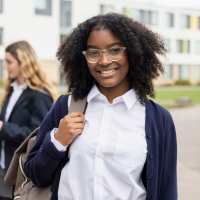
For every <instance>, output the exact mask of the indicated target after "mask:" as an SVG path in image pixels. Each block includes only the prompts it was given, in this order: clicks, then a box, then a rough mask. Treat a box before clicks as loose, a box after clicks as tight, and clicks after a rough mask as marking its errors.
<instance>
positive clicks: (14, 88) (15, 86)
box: [10, 80, 27, 90]
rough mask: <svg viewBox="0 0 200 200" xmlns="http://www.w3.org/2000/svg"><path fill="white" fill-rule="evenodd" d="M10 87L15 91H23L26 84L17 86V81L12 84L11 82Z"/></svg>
mask: <svg viewBox="0 0 200 200" xmlns="http://www.w3.org/2000/svg"><path fill="white" fill-rule="evenodd" d="M10 86H11V87H13V90H17V89H19V90H25V89H26V88H27V84H26V83H24V84H23V85H20V86H19V85H18V83H17V80H15V81H14V82H12V83H11V84H10Z"/></svg>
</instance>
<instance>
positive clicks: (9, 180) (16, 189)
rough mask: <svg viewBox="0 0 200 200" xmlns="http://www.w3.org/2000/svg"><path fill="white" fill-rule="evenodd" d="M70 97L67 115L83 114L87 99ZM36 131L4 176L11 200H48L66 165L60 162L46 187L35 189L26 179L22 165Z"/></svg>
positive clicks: (21, 146) (13, 159) (29, 137)
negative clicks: (9, 186) (9, 187)
mask: <svg viewBox="0 0 200 200" xmlns="http://www.w3.org/2000/svg"><path fill="white" fill-rule="evenodd" d="M71 97H72V98H71V103H70V107H69V112H68V114H70V113H72V112H75V111H80V112H81V113H83V114H84V113H85V110H86V106H87V97H85V98H84V99H82V100H77V101H75V100H74V97H73V95H72V96H71ZM66 103H68V102H66ZM38 130H39V128H37V129H35V130H34V131H33V132H32V133H31V134H30V135H29V136H28V137H27V138H26V139H25V140H24V142H23V143H22V144H21V145H20V146H19V147H18V149H17V150H16V151H15V153H14V155H13V158H12V161H11V163H10V166H9V168H8V171H7V173H6V175H5V178H4V181H5V183H6V184H9V185H11V186H12V188H11V190H12V194H13V200H16V199H20V200H35V199H37V200H50V199H51V195H52V193H51V191H53V189H54V187H57V188H58V184H59V180H60V174H61V171H62V168H63V167H64V165H65V164H66V163H65V161H62V162H61V163H60V165H59V166H58V168H57V171H56V173H55V178H54V181H53V183H52V185H50V186H48V187H37V186H36V185H34V184H33V183H32V181H31V180H29V179H28V178H27V177H26V175H25V173H24V171H23V165H24V163H25V161H26V159H27V156H28V154H29V152H30V150H31V148H32V147H33V146H34V144H35V141H36V137H37V133H38ZM68 148H69V146H68ZM67 152H68V151H67ZM66 157H67V156H66ZM64 160H66V159H64Z"/></svg>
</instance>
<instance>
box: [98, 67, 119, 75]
mask: <svg viewBox="0 0 200 200" xmlns="http://www.w3.org/2000/svg"><path fill="white" fill-rule="evenodd" d="M117 69H118V68H116V69H112V70H107V71H98V72H99V73H100V74H110V73H112V72H114V71H116V70H117Z"/></svg>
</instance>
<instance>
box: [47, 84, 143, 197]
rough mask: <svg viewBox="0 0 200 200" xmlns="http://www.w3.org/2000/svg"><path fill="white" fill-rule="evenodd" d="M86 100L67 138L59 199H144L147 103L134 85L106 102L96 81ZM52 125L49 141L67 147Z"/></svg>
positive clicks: (58, 147)
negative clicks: (79, 128) (77, 128)
mask: <svg viewBox="0 0 200 200" xmlns="http://www.w3.org/2000/svg"><path fill="white" fill-rule="evenodd" d="M70 100H71V98H69V101H68V107H69V105H70ZM87 101H88V106H87V110H86V113H85V120H86V123H85V126H84V129H83V132H82V134H81V135H79V136H77V137H76V138H75V139H74V140H73V142H72V143H71V146H70V150H69V158H70V161H69V162H68V163H67V164H66V165H65V167H64V168H63V170H62V172H61V178H60V183H59V190H58V199H59V200H86V199H88V200H89V199H92V200H116V199H118V200H145V199H146V190H145V187H144V185H143V183H142V178H141V173H142V170H143V166H144V163H145V161H146V155H147V143H146V136H145V107H144V106H142V105H141V104H140V102H139V99H138V96H137V95H136V93H135V91H134V90H133V89H131V90H129V91H128V92H127V93H125V94H124V95H122V96H119V97H117V98H115V99H114V100H113V103H112V104H110V103H109V102H108V100H107V98H106V97H105V96H104V95H103V94H101V93H100V92H99V90H98V88H97V87H96V85H94V86H93V88H92V90H91V91H90V93H89V94H88V97H87ZM56 131H57V129H56V128H55V129H54V130H53V131H52V132H51V141H52V142H53V143H54V145H55V146H56V147H57V149H58V150H59V151H66V148H67V147H64V146H63V145H61V144H60V143H59V142H58V141H57V140H55V138H54V134H55V133H56Z"/></svg>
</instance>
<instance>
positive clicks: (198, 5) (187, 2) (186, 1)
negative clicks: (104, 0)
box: [128, 0, 200, 13]
mask: <svg viewBox="0 0 200 200" xmlns="http://www.w3.org/2000/svg"><path fill="white" fill-rule="evenodd" d="M128 1H132V2H138V3H149V4H153V5H159V6H165V7H173V8H186V9H195V10H199V13H200V0H128Z"/></svg>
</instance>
